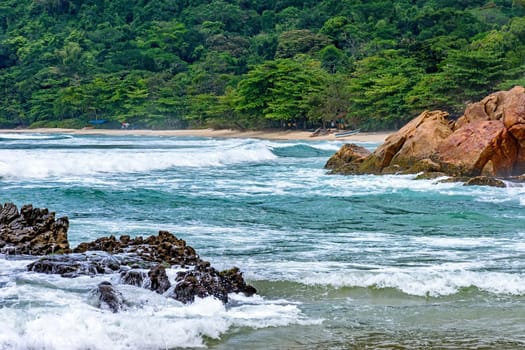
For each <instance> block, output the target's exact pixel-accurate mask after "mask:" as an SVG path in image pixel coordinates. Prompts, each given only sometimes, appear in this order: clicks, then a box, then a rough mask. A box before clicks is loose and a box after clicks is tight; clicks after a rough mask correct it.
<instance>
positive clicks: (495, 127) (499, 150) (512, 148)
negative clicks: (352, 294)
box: [431, 120, 518, 176]
mask: <svg viewBox="0 0 525 350" xmlns="http://www.w3.org/2000/svg"><path fill="white" fill-rule="evenodd" d="M517 153H518V146H517V143H516V141H515V140H514V138H512V137H511V136H510V134H509V133H508V132H507V130H506V129H505V126H504V125H503V123H502V122H501V121H499V120H488V121H481V120H476V121H474V122H471V123H468V124H466V125H464V126H463V127H462V128H460V129H458V130H456V131H455V132H454V134H452V135H451V136H450V137H448V138H447V139H446V140H445V141H443V142H441V143H440V145H439V146H438V147H437V149H436V150H435V152H434V154H433V155H432V157H431V158H432V160H433V161H434V162H436V163H438V164H440V166H441V170H442V171H443V172H445V173H447V174H449V175H452V176H479V175H481V174H482V173H483V171H484V169H485V167H486V166H487V164H488V165H489V167H488V168H486V173H488V174H489V175H495V176H510V175H511V174H512V171H513V167H514V160H515V159H516V156H517ZM489 162H490V163H489Z"/></svg>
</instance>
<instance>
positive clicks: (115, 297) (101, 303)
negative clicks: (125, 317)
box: [89, 281, 125, 313]
mask: <svg viewBox="0 0 525 350" xmlns="http://www.w3.org/2000/svg"><path fill="white" fill-rule="evenodd" d="M89 301H90V304H91V305H93V306H95V307H98V308H100V309H103V310H110V311H112V312H114V313H116V312H119V311H120V310H122V309H123V308H124V303H125V300H124V297H123V296H122V294H121V293H120V292H119V291H118V290H117V289H116V288H115V287H114V286H113V285H112V284H111V283H110V282H106V281H105V282H101V283H99V285H98V286H97V287H96V288H95V289H93V290H92V291H91V292H90V293H89Z"/></svg>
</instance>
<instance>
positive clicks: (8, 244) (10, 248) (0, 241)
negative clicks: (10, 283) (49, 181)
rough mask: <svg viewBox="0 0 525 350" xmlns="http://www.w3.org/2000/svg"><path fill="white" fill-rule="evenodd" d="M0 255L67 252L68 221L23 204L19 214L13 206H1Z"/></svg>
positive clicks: (46, 211) (65, 218)
mask: <svg viewBox="0 0 525 350" xmlns="http://www.w3.org/2000/svg"><path fill="white" fill-rule="evenodd" d="M0 209H1V210H0V252H2V253H5V254H29V255H46V254H53V253H67V252H69V251H70V249H69V242H68V239H67V230H68V228H69V220H68V218H67V217H62V218H59V219H55V213H54V212H49V211H48V210H47V209H39V208H33V206H32V205H24V206H23V207H22V208H21V210H20V212H19V211H18V208H17V207H16V205H14V204H13V203H6V204H5V205H4V206H3V207H2V206H1V205H0Z"/></svg>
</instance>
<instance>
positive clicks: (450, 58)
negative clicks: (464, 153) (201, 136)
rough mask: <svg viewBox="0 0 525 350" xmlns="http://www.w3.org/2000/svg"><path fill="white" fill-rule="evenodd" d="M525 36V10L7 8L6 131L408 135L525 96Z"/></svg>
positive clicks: (212, 4)
mask: <svg viewBox="0 0 525 350" xmlns="http://www.w3.org/2000/svg"><path fill="white" fill-rule="evenodd" d="M524 28H525V4H524V2H523V1H521V0H492V1H488V0H475V1H472V0H471V1H466V0H461V1H460V0H417V1H413V0H395V1H394V0H372V1H364V0H357V1H356V0H321V1H313V0H302V1H299V0H279V1H276V0H257V1H256V0H181V1H170V0H131V1H129V0H112V1H109V2H108V1H103V0H85V1H73V0H17V1H15V0H4V1H3V2H2V4H0V92H1V93H0V127H17V126H25V127H28V126H31V127H35V126H48V127H52V126H61V127H63V126H68V127H83V126H85V125H86V124H88V122H89V121H90V120H92V119H98V118H101V119H102V118H103V119H106V120H108V121H110V123H108V124H107V125H109V126H117V127H118V125H119V123H120V122H123V121H127V122H130V123H132V124H133V125H134V126H136V127H150V128H183V127H187V126H191V127H210V126H211V127H235V128H258V127H267V126H280V125H283V124H287V123H288V122H289V121H292V120H293V121H297V122H299V121H303V122H304V123H301V125H302V126H305V125H309V126H312V127H314V126H315V127H317V126H318V125H321V124H323V123H325V124H326V122H330V121H332V120H334V118H336V117H337V118H345V117H346V119H347V121H348V122H350V123H351V125H352V126H353V127H356V128H357V127H360V128H363V129H371V130H372V129H385V128H395V127H398V126H400V125H401V124H402V123H403V122H405V121H406V120H408V119H410V118H411V117H412V116H414V114H416V113H418V112H420V111H421V110H423V109H429V108H439V109H445V110H449V111H452V112H456V111H459V110H461V109H463V108H464V104H465V103H467V102H469V101H472V100H476V99H478V98H479V97H481V96H484V95H486V94H488V93H490V92H492V91H494V90H497V89H504V88H509V87H512V86H513V85H515V84H522V85H523V84H524V82H525V63H524V62H525V30H524ZM307 122H308V123H307Z"/></svg>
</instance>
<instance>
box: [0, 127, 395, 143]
mask: <svg viewBox="0 0 525 350" xmlns="http://www.w3.org/2000/svg"><path fill="white" fill-rule="evenodd" d="M0 133H18V134H24V133H31V134H72V135H108V136H124V135H135V136H171V137H173V136H187V137H211V138H240V139H249V138H253V139H263V140H282V141H286V140H305V141H345V142H347V141H353V142H384V141H385V139H386V138H387V137H388V136H389V135H391V134H392V133H394V131H384V132H360V133H357V134H353V135H349V136H345V137H335V132H333V133H329V134H326V135H320V136H315V137H311V135H312V132H311V131H302V130H286V131H275V130H261V131H239V130H231V129H220V130H216V129H182V130H147V129H136V130H135V129H90V128H86V129H61V128H38V129H0Z"/></svg>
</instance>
